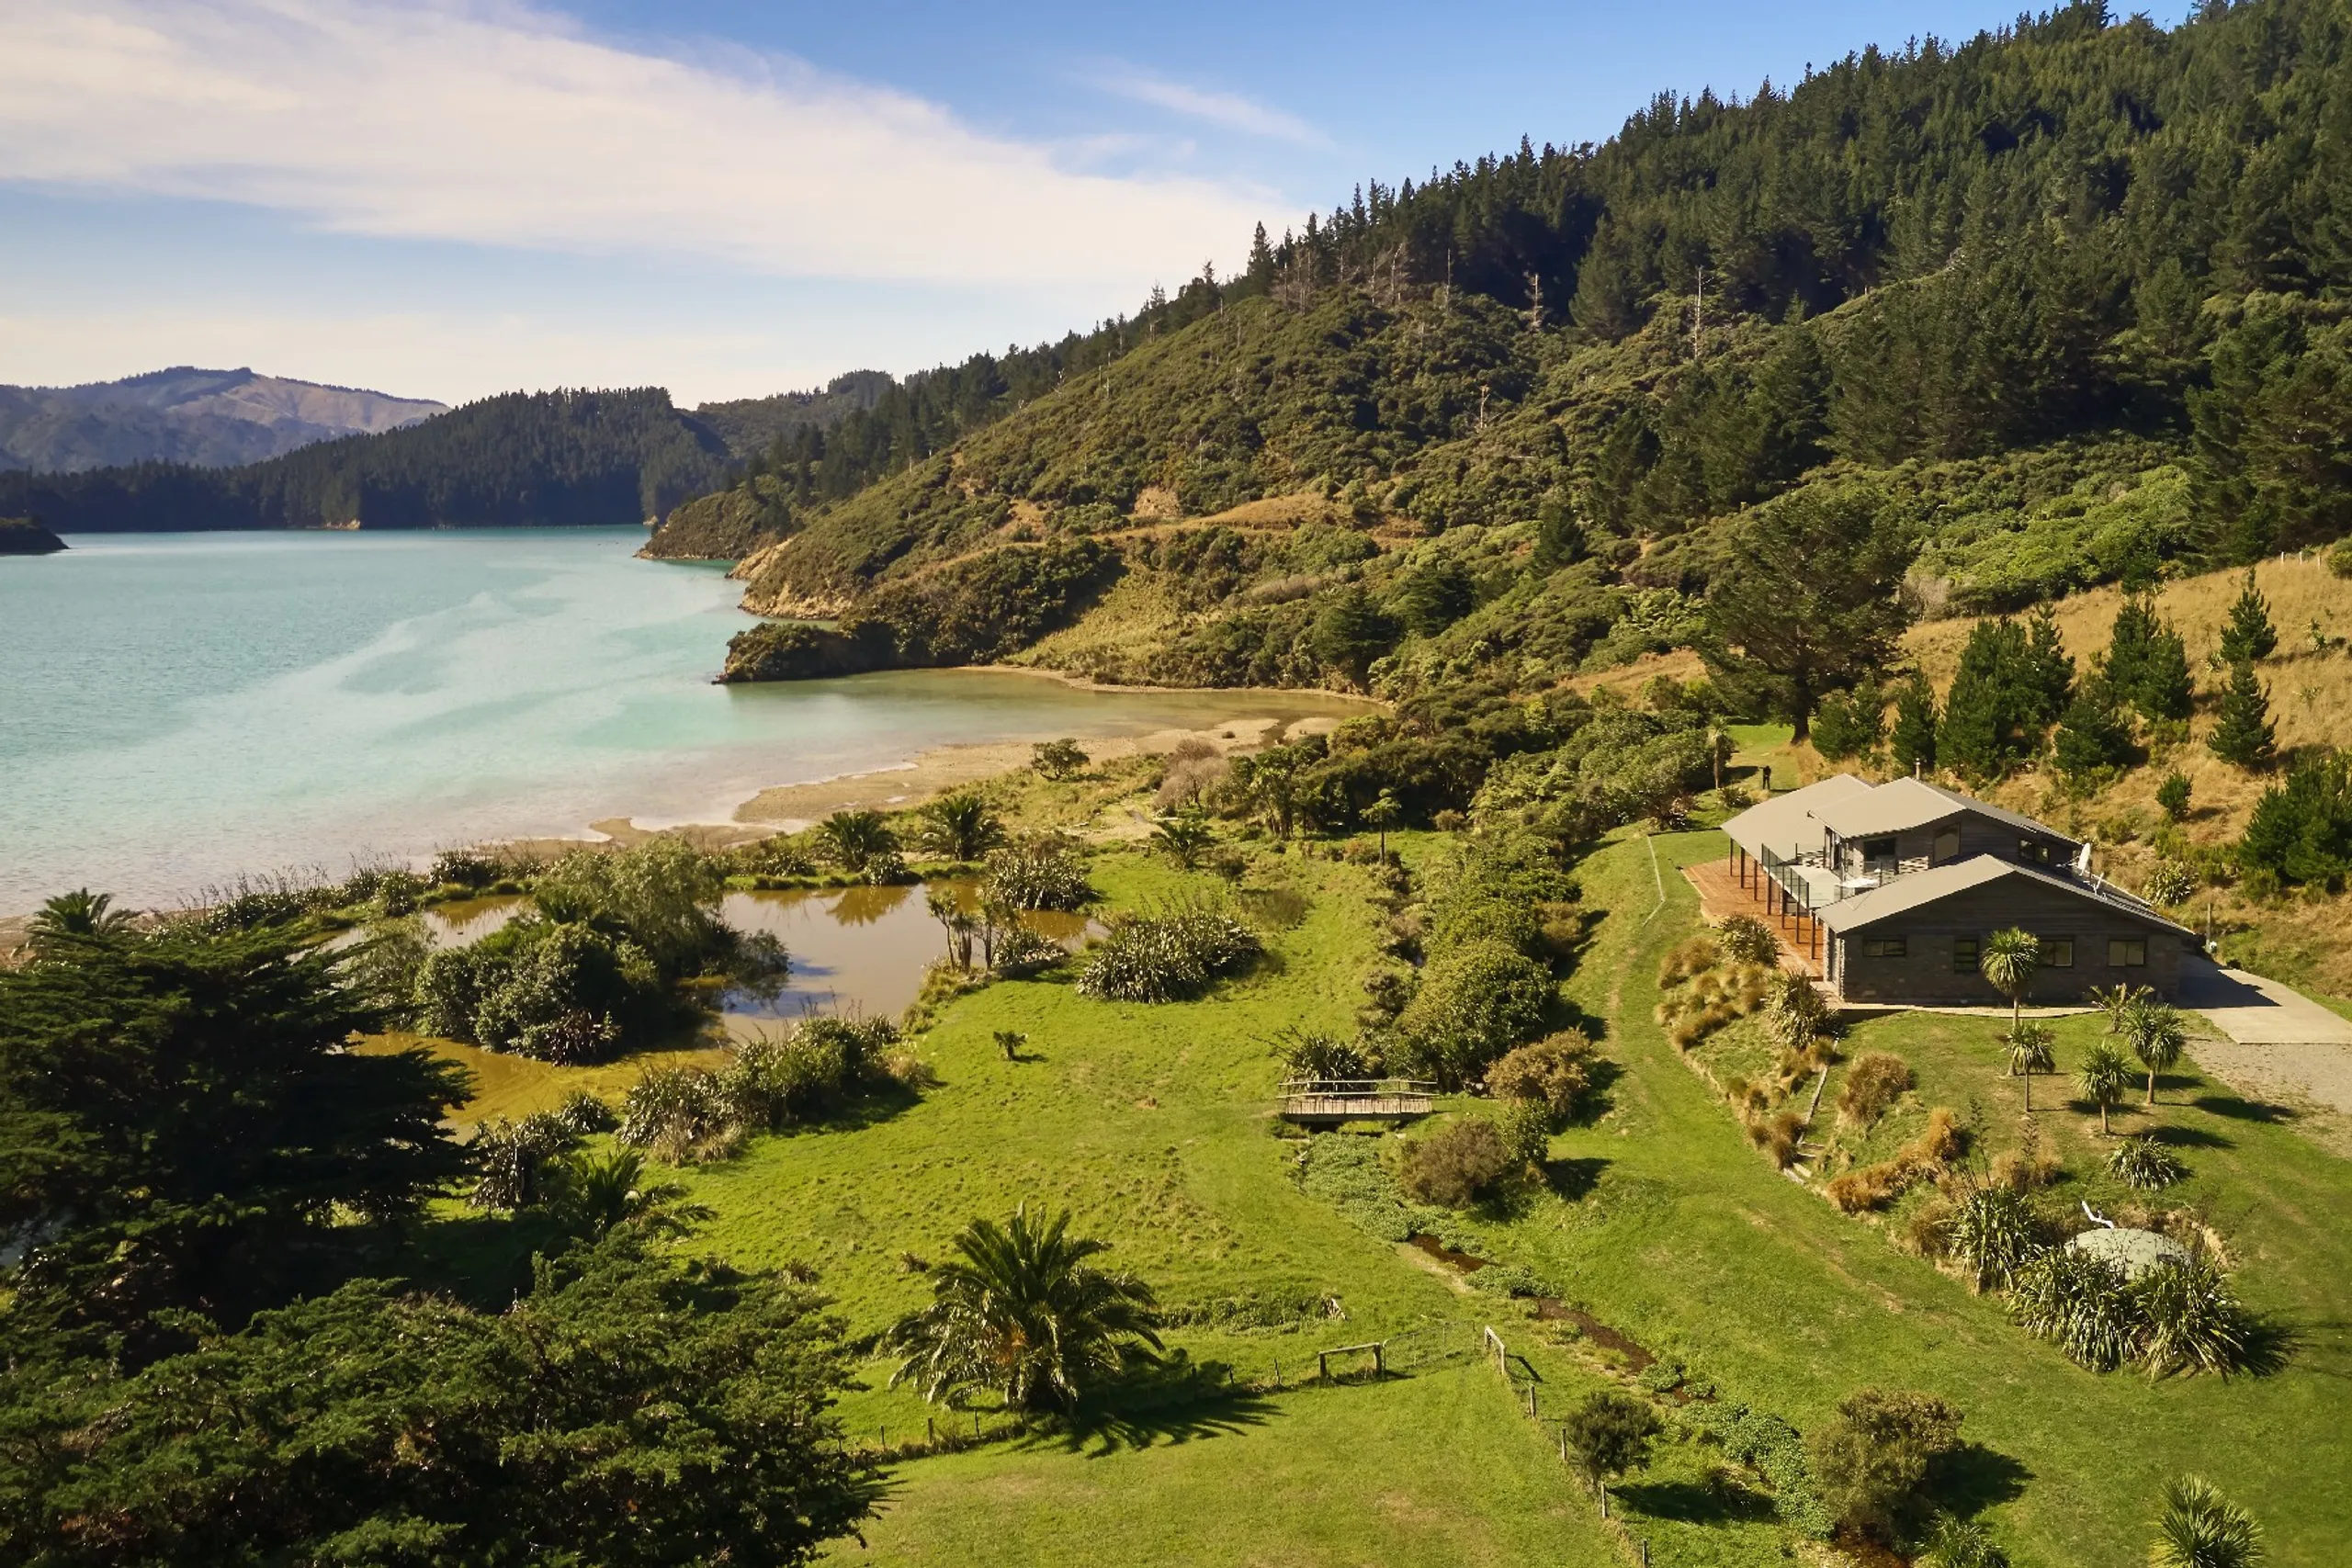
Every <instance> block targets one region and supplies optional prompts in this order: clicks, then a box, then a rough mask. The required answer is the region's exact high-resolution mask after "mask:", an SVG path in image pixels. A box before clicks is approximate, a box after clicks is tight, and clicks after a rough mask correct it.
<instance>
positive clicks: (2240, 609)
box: [2222, 567, 2278, 665]
mask: <svg viewBox="0 0 2352 1568" xmlns="http://www.w3.org/2000/svg"><path fill="white" fill-rule="evenodd" d="M2277 648H2278V628H2277V627H2276V626H2272V625H2271V624H2270V601H2269V600H2267V599H2266V598H2264V597H2263V596H2262V591H2261V590H2260V589H2258V588H2256V586H2255V585H2254V569H2253V568H2251V567H2249V568H2247V569H2246V574H2245V585H2244V586H2243V587H2241V588H2240V589H2239V590H2238V596H2237V598H2236V600H2235V601H2234V602H2233V603H2232V604H2231V605H2230V620H2229V624H2228V625H2227V626H2223V627H2222V661H2223V662H2224V663H2227V664H2231V665H2238V664H2253V663H2256V662H2257V661H2259V660H2265V659H2267V658H2269V657H2270V655H2271V653H2272V651H2273V650H2275V649H2277Z"/></svg>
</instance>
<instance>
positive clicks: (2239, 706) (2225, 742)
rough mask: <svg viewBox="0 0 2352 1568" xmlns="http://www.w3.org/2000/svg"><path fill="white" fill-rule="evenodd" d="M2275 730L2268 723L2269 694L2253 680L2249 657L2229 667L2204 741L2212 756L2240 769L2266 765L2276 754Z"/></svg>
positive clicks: (2257, 681)
mask: <svg viewBox="0 0 2352 1568" xmlns="http://www.w3.org/2000/svg"><path fill="white" fill-rule="evenodd" d="M2277 743H2278V733H2277V730H2276V728H2274V727H2273V726H2272V724H2271V722H2270V694H2269V693H2268V692H2267V691H2266V690H2264V688H2263V684H2262V682H2260V681H2259V680H2257V679H2256V677H2255V673H2254V665H2253V663H2252V661H2251V660H2243V659H2242V660H2238V661H2237V662H2236V663H2234V664H2233V665H2231V666H2230V683H2229V685H2228V686H2226V687H2224V688H2223V689H2222V706H2221V713H2220V716H2219V717H2218V718H2217V720H2216V721H2215V723H2214V725H2213V733H2212V735H2211V736H2210V737H2209V738H2208V739H2207V740H2206V744H2207V745H2209V746H2211V748H2212V749H2213V755H2215V756H2216V757H2219V758H2221V759H2222V761H2224V762H2234V763H2236V764H2237V765H2238V766H2239V767H2241V768H2249V769H2253V768H2267V767H2268V766H2269V765H2270V763H2271V761H2273V760H2274V758H2275V757H2276V755H2277Z"/></svg>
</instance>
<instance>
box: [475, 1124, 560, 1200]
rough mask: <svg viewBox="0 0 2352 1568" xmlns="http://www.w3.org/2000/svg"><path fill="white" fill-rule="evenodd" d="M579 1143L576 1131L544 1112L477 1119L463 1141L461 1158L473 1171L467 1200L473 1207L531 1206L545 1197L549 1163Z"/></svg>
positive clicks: (547, 1194)
mask: <svg viewBox="0 0 2352 1568" xmlns="http://www.w3.org/2000/svg"><path fill="white" fill-rule="evenodd" d="M579 1144H580V1134H578V1133H575V1132H574V1131H572V1129H571V1127H570V1126H568V1125H566V1124H565V1122H563V1121H562V1120H561V1119H560V1118H559V1117H556V1116H552V1115H549V1114H548V1113H547V1112H546V1111H537V1112H534V1113H533V1114H531V1115H528V1116H526V1117H524V1118H523V1119H522V1120H521V1121H520V1122H510V1121H508V1120H506V1118H504V1117H503V1116H502V1117H500V1118H499V1119H498V1120H497V1121H495V1122H483V1123H481V1125H480V1126H478V1127H476V1128H475V1129H474V1135H473V1136H472V1137H471V1138H469V1139H468V1140H467V1142H466V1157H467V1160H468V1162H469V1164H470V1165H471V1166H472V1167H473V1170H474V1183H473V1186H472V1187H471V1188H470V1189H469V1190H467V1193H466V1201H467V1202H469V1203H470V1204H472V1205H473V1206H474V1207H475V1208H477V1209H490V1210H503V1211H506V1212H509V1213H511V1212H514V1211H516V1210H521V1209H528V1208H534V1207H536V1206H537V1205H538V1204H539V1203H541V1202H543V1201H546V1200H547V1198H548V1196H549V1191H548V1171H549V1168H550V1167H551V1166H552V1165H553V1164H554V1162H555V1161H556V1160H557V1159H559V1158H560V1157H561V1156H564V1155H566V1154H568V1153H570V1152H571V1150H572V1149H574V1148H576V1147H578V1146H579Z"/></svg>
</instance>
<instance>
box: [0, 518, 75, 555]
mask: <svg viewBox="0 0 2352 1568" xmlns="http://www.w3.org/2000/svg"><path fill="white" fill-rule="evenodd" d="M64 547H65V541H64V540H62V539H61V538H59V537H58V536H56V535H54V534H52V533H51V532H50V531H49V529H48V528H47V527H46V526H45V525H43V524H42V523H41V521H40V518H38V517H0V556H53V555H55V554H56V553H57V552H58V551H60V550H62V549H63V548H64Z"/></svg>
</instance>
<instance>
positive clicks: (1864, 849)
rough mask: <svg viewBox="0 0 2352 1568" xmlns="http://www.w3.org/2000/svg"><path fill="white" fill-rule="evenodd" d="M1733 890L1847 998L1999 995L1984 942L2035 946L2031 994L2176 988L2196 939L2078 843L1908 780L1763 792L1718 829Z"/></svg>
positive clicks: (2059, 998)
mask: <svg viewBox="0 0 2352 1568" xmlns="http://www.w3.org/2000/svg"><path fill="white" fill-rule="evenodd" d="M1724 831H1725V832H1726V833H1728V834H1729V835H1730V836H1731V841H1732V851H1731V857H1732V862H1733V871H1734V873H1735V874H1736V877H1737V880H1738V883H1739V886H1741V887H1743V888H1746V889H1747V891H1748V893H1749V895H1750V896H1751V897H1754V898H1755V899H1757V901H1758V902H1759V903H1760V904H1762V905H1763V907H1764V911H1765V913H1766V914H1767V915H1768V916H1769V917H1770V918H1771V919H1774V920H1775V921H1777V923H1778V924H1779V925H1780V927H1781V931H1783V932H1784V933H1786V934H1788V935H1789V936H1790V937H1791V939H1792V942H1793V943H1794V945H1795V946H1796V948H1797V950H1798V951H1799V952H1801V953H1805V954H1807V955H1808V956H1810V957H1811V958H1812V959H1813V960H1814V962H1815V963H1816V964H1818V965H1819V966H1820V971H1821V975H1822V977H1823V978H1824V979H1825V980H1826V981H1827V982H1828V984H1829V986H1830V988H1831V989H1832V990H1833V991H1835V992H1836V994H1837V995H1838V998H1839V999H1840V1000H1844V1001H1853V1002H1917V1003H1940V1004H1973V1003H1986V1002H1997V1001H2003V1000H2006V999H2007V998H2005V997H2003V996H2002V995H2001V994H2000V993H1999V992H1997V991H1996V990H1995V989H1994V988H1993V986H1992V985H1991V983H1990V982H1988V981H1987V980H1986V979H1985V977H1984V976H1983V975H1982V974H1981V973H1980V972H1979V971H1978V969H1977V966H1976V961H1977V957H1978V955H1979V954H1980V953H1982V952H1983V951H1984V942H1985V938H1986V937H1987V936H1989V935H1991V934H1992V933H1993V932H1994V931H2003V930H2007V929H2008V928H2010V927H2018V928H2020V929H2022V930H2025V931H2030V932H2032V933H2033V935H2034V936H2036V937H2037V938H2039V939H2040V940H2041V967H2040V968H2039V969H2038V970H2036V972H2035V974H2034V976H2033V983H2032V985H2031V987H2030V988H2029V989H2028V990H2027V992H2026V999H2027V1000H2028V1001H2033V1002H2046V1003H2065V1002H2077V1001H2080V1000H2081V999H2082V998H2083V995H2084V993H2085V992H2086V991H2087V990H2089V989H2090V987H2094V986H2099V987H2106V986H2112V985H2116V984H2130V985H2134V986H2147V987H2154V990H2155V991H2156V993H2157V994H2158V995H2160V996H2165V997H2169V996H2171V995H2173V994H2174V992H2175V990H2176V989H2177V987H2178V985H2179V983H2180V967H2181V959H2182V957H2183V955H2184V954H2186V953H2193V952H2196V951H2197V950H2198V948H2199V941H2198V937H2197V933H2196V932H2194V931H2190V930H2189V929H2188V928H2187V927H2186V926H2183V925H2180V924H2179V923H2177V922H2176V921H2174V920H2171V919H2166V918H2165V915H2164V914H2163V913H2162V912H2161V911H2160V910H2158V909H2157V908H2155V907H2154V905H2152V904H2150V903H2148V902H2147V901H2146V900H2144V899H2142V898H2139V897H2135V896H2133V895H2131V894H2130V893H2126V892H2125V891H2123V889H2121V888H2120V887H2117V886H2114V885H2113V884H2112V883H2109V882H2108V881H2106V880H2104V879H2103V878H2101V877H2099V876H2098V875H2096V874H2093V873H2092V871H2091V869H2090V850H2089V846H2088V845H2086V844H2084V843H2081V842H2080V841H2078V840H2074V839H2070V838H2068V837H2067V836H2066V835H2065V834H2064V833H2061V832H2059V831H2058V830H2057V829H2053V828H2051V827H2048V826H2046V825H2045V824H2043V823H2041V822H2037V821H2035V820H2034V819H2033V818H2030V817H2021V816H2019V815H2018V814H2017V813H2016V812H2014V811H2005V810H2003V809H2002V808H2001V807H1997V806H1991V805H1987V804H1986V803H1985V802H1984V801H1981V800H1977V799H1974V798H1973V797H1972V796H1969V795H1962V794H1961V793H1960V792H1959V791H1957V790H1949V789H1944V788H1941V787H1939V786H1938V785H1936V784H1927V783H1923V782H1922V781H1920V780H1917V779H1896V780H1894V782H1892V783H1890V784H1875V785H1874V784H1869V783H1867V782H1865V781H1863V780H1861V779H1858V778H1856V777H1854V776H1853V775H1852V774H1850V773H1840V774H1838V775H1837V776H1836V777H1834V778H1827V779H1824V780H1822V781H1821V782H1820V783H1818V784H1807V785H1806V786H1805V787H1804V788H1803V789H1799V790H1792V791H1791V792H1790V793H1788V794H1786V795H1775V796H1773V797H1772V798H1771V799H1770V800H1767V801H1765V802H1764V803H1763V804H1762V805H1760V806H1757V807H1752V808H1750V809H1748V810H1747V811H1743V812H1741V813H1740V814H1739V815H1738V816H1736V817H1735V818H1732V819H1731V820H1730V821H1729V822H1727V823H1725V824H1724Z"/></svg>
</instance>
